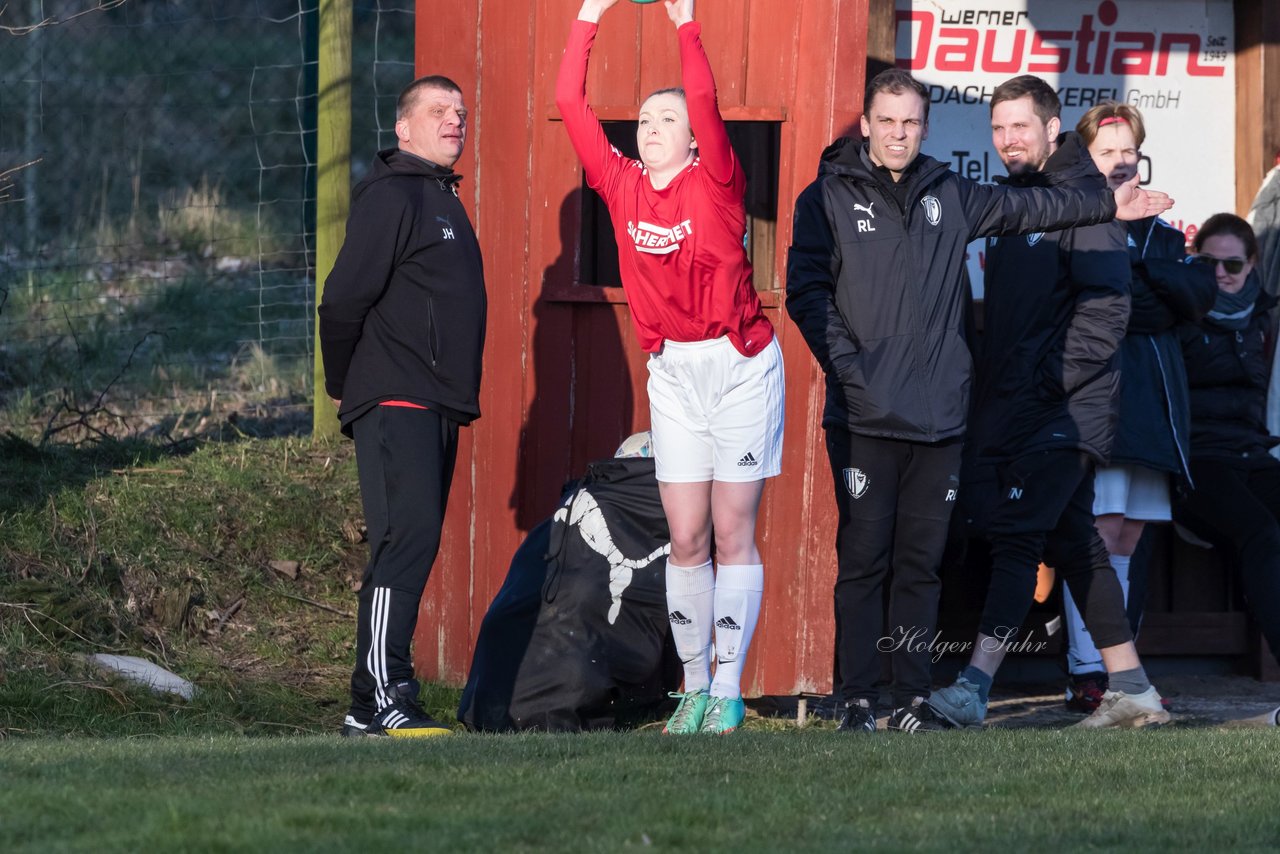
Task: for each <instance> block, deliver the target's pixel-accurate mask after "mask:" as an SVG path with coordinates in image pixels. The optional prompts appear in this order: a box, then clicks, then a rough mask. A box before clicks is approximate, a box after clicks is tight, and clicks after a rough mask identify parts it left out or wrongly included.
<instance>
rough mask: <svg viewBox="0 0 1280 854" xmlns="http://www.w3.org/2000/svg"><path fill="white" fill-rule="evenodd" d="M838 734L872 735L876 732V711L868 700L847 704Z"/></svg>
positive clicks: (837, 728)
mask: <svg viewBox="0 0 1280 854" xmlns="http://www.w3.org/2000/svg"><path fill="white" fill-rule="evenodd" d="M836 730H837V731H838V732H861V733H871V732H875V731H876V710H875V709H873V708H872V707H871V703H870V702H869V701H867V700H854V701H852V702H850V703H846V704H845V707H844V711H843V712H842V713H841V714H840V725H839V726H837V727H836Z"/></svg>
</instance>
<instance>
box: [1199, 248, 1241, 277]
mask: <svg viewBox="0 0 1280 854" xmlns="http://www.w3.org/2000/svg"><path fill="white" fill-rule="evenodd" d="M1192 257H1194V258H1195V259H1196V261H1198V262H1200V263H1201V264H1208V265H1209V266H1210V267H1217V266H1218V265H1219V264H1221V265H1222V269H1224V270H1226V271H1227V273H1229V274H1230V275H1232V276H1234V275H1236V274H1238V273H1239V272H1240V271H1241V270H1243V269H1244V265H1245V263H1246V262H1247V261H1248V259H1247V258H1215V257H1214V256H1212V255H1205V254H1204V253H1201V254H1199V255H1195V256H1192Z"/></svg>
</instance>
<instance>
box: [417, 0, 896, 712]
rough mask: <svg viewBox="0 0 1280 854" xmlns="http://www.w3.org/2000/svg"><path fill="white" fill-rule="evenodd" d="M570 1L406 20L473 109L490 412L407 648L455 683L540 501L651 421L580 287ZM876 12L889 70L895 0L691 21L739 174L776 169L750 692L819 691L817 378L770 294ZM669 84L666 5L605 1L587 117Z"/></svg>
mask: <svg viewBox="0 0 1280 854" xmlns="http://www.w3.org/2000/svg"><path fill="white" fill-rule="evenodd" d="M578 6H579V2H578V0H534V2H529V3H508V2H503V3H500V4H499V3H493V2H484V0H463V2H459V3H455V4H450V6H449V7H448V9H447V11H445V10H442V9H441V8H440V7H432V10H431V13H430V14H427V13H426V10H421V9H420V14H419V15H418V16H417V67H418V71H419V72H420V73H443V74H447V75H449V76H451V77H453V78H454V79H455V80H457V81H458V83H459V84H460V85H461V86H462V88H463V89H464V91H465V93H466V97H467V100H468V103H469V105H470V106H471V107H472V109H473V113H472V116H473V120H472V125H471V137H470V144H469V146H468V151H467V152H466V154H465V155H464V157H463V159H462V161H461V162H460V163H459V164H458V166H457V167H456V168H457V169H458V171H459V172H460V173H462V174H463V175H464V176H466V180H465V181H464V184H463V186H462V192H463V195H464V197H465V201H466V204H467V207H468V209H469V210H470V211H471V214H472V217H473V219H474V222H475V224H476V228H477V232H478V234H479V237H480V241H481V245H482V246H483V248H484V254H485V272H486V280H487V283H488V287H489V294H490V312H489V344H488V347H487V350H486V354H485V386H484V389H483V391H482V394H481V407H482V409H483V412H484V416H483V417H482V418H481V419H480V420H479V421H478V422H476V424H475V425H474V427H472V428H471V429H469V430H466V431H464V439H463V443H464V444H463V447H462V450H461V453H460V457H459V463H458V473H457V476H456V478H455V481H454V492H453V495H452V497H451V500H450V506H449V513H448V518H447V522H446V532H445V542H444V549H443V552H442V554H441V557H440V559H439V561H438V562H437V565H436V568H435V573H434V576H433V578H432V581H431V584H430V586H429V590H428V595H427V598H426V600H425V601H424V605H423V612H422V619H421V622H420V628H419V631H418V636H417V648H418V653H417V660H418V666H419V668H420V669H421V671H422V673H423V675H424V676H426V677H428V678H438V679H443V680H446V681H460V680H462V679H464V678H465V676H466V671H467V667H468V665H469V662H470V654H471V648H472V643H473V642H474V639H475V636H476V633H477V631H478V629H479V624H480V620H481V618H482V617H483V615H484V612H485V609H486V608H487V606H488V604H489V602H490V601H491V599H492V598H493V595H494V594H495V592H496V591H497V589H498V587H499V586H500V585H501V583H502V580H503V578H504V577H505V574H506V571H507V567H508V564H509V561H510V558H511V555H512V553H513V551H514V550H515V548H516V547H517V546H518V545H519V543H520V540H521V539H522V537H523V535H524V533H525V532H526V531H527V530H528V529H529V528H531V527H532V526H533V525H535V524H536V523H537V522H538V521H540V520H541V519H542V518H544V517H545V516H546V515H548V514H549V513H550V512H551V511H552V510H554V508H555V506H556V503H557V501H558V498H559V494H560V488H561V486H562V484H563V483H564V482H565V480H567V479H568V478H569V477H571V476H574V475H576V474H580V473H581V472H582V470H583V468H584V465H585V463H586V462H588V461H589V460H592V459H597V458H600V457H605V456H609V455H611V454H612V453H613V451H614V449H615V448H616V447H617V445H618V443H619V442H620V441H621V440H622V439H623V438H625V437H626V436H627V435H629V434H630V433H632V432H634V431H637V430H641V429H645V428H647V426H648V424H647V421H648V401H647V399H646V396H645V369H644V358H643V354H642V353H641V351H640V348H639V346H638V345H637V344H636V342H635V339H634V335H633V334H632V329H631V322H630V317H629V314H628V309H627V306H626V303H625V301H624V299H623V296H622V291H621V289H620V288H618V287H616V286H610V285H608V284H605V285H601V284H599V283H598V281H593V280H598V279H601V278H602V274H601V272H600V271H601V270H602V269H603V268H605V267H607V261H606V262H599V261H597V260H595V258H594V256H595V255H596V254H597V253H596V252H595V247H594V243H593V238H592V235H593V234H594V233H595V232H594V229H593V227H592V224H591V218H592V211H591V209H592V205H591V201H590V198H589V197H588V196H584V192H583V184H582V172H581V168H580V167H579V165H578V162H577V159H576V157H575V156H574V153H573V150H572V148H571V147H570V145H569V140H568V138H567V136H566V135H565V133H564V129H563V128H562V127H561V126H560V121H559V116H558V113H557V111H556V108H555V104H554V85H555V76H556V71H557V68H558V66H559V61H560V56H561V53H562V50H563V47H564V43H565V40H566V38H567V35H568V31H569V26H570V22H571V21H572V20H573V18H574V17H575V16H576V14H577V10H578ZM877 8H878V9H879V11H878V12H876V9H877ZM872 12H876V14H877V15H879V18H878V19H877V23H876V27H875V31H876V32H878V33H881V34H882V38H881V39H880V40H879V44H880V48H881V51H882V53H881V55H882V56H883V55H885V53H884V52H886V51H887V53H888V56H889V61H892V59H891V55H892V54H891V52H892V40H891V32H892V23H891V15H892V4H891V3H885V2H878V3H877V2H874V0H872V2H868V0H821V2H805V3H796V2H792V0H746V2H743V1H742V0H733V1H732V2H727V0H709V2H704V3H700V4H698V9H697V15H698V18H699V20H701V21H702V22H703V41H704V43H705V45H706V48H707V51H708V54H709V55H710V58H711V62H712V66H713V68H714V71H715V75H716V82H717V85H718V88H719V96H720V106H721V110H722V112H723V114H724V116H725V119H726V120H727V121H729V122H730V123H732V124H731V127H732V128H733V129H734V131H735V132H736V133H739V134H742V135H743V136H744V138H745V139H748V140H757V141H761V142H760V143H759V144H758V145H756V147H757V148H758V149H759V152H761V153H760V154H758V156H756V157H755V158H754V160H755V162H754V163H753V164H751V168H752V169H753V170H754V171H755V172H756V173H759V174H764V175H767V176H769V177H770V179H771V178H772V173H773V172H776V193H775V195H774V197H773V204H774V205H775V209H774V210H772V211H770V210H767V209H763V208H762V209H759V210H756V211H753V214H754V217H753V228H752V244H753V246H752V254H753V257H754V260H755V262H756V266H757V268H758V270H757V282H756V283H757V288H758V290H759V291H760V296H761V298H762V300H763V302H764V304H765V306H766V311H767V312H768V314H769V317H770V319H771V320H772V321H773V323H774V325H775V327H776V328H777V330H778V334H779V340H780V343H781V346H782V350H783V354H784V359H785V360H786V366H787V377H786V379H787V413H786V415H787V423H786V437H787V439H786V451H785V457H784V462H783V470H784V473H783V475H782V477H779V478H777V479H776V480H774V481H772V482H771V483H770V485H769V487H768V488H767V490H766V492H765V499H764V506H763V509H762V515H761V525H760V529H759V539H760V545H761V549H762V551H763V553H764V557H765V566H766V570H765V577H766V593H765V606H764V613H763V615H762V617H761V624H760V628H759V633H758V635H757V638H758V640H757V642H756V643H755V644H754V645H753V648H752V658H753V661H752V662H751V664H750V666H749V671H748V672H749V677H748V680H747V684H746V686H745V689H746V691H747V692H748V693H749V694H753V695H754V694H761V693H767V694H797V693H801V692H815V691H818V692H825V691H827V690H829V688H830V682H831V665H832V662H831V657H832V652H831V650H832V635H833V615H832V604H831V602H832V600H831V585H832V582H833V580H834V553H833V534H832V532H833V531H834V520H833V516H834V510H833V507H832V502H831V499H830V491H831V486H830V483H829V480H830V475H829V473H828V469H827V463H826V457H825V451H824V450H823V445H822V442H821V435H820V433H821V431H820V429H819V427H818V422H819V414H820V412H821V406H822V400H823V391H822V382H821V376H820V373H819V371H818V369H817V367H816V365H815V364H814V361H813V359H812V357H811V356H810V354H809V351H808V349H807V348H806V346H805V344H804V341H803V339H802V338H801V337H800V335H799V334H798V332H797V331H796V330H795V328H794V327H793V326H791V325H790V323H789V322H784V316H783V315H784V312H783V308H782V303H783V299H782V290H781V288H782V283H783V272H784V264H785V255H786V247H787V245H788V244H789V242H790V209H791V202H792V200H793V199H794V198H795V196H796V194H797V193H799V191H800V190H801V189H803V187H804V186H805V185H806V184H807V183H808V182H809V181H810V180H812V179H813V177H814V176H815V175H816V172H817V163H818V155H819V153H820V152H821V151H822V149H823V147H824V146H825V145H826V144H827V143H828V142H830V140H831V139H832V138H833V137H834V136H836V135H839V133H841V132H843V131H844V130H845V128H846V127H848V126H852V125H853V123H854V122H855V121H856V119H857V117H858V115H859V111H860V109H861V93H862V89H863V86H864V69H865V68H866V59H867V33H868V24H869V16H870V15H871V14H872ZM678 81H679V62H678V55H677V50H676V40H675V37H674V34H673V30H672V26H671V22H670V21H669V20H668V19H667V16H666V14H665V11H664V9H663V7H662V6H661V4H653V5H637V4H631V3H622V4H620V5H618V6H616V7H614V9H613V10H611V11H610V12H609V13H608V14H607V15H606V17H605V18H604V21H603V25H602V28H601V34H600V36H599V38H598V40H597V42H596V47H595V49H594V53H593V62H592V68H591V77H590V79H589V81H588V96H589V97H590V99H591V102H592V104H593V105H594V106H595V108H596V111H597V113H598V114H599V115H600V117H601V119H602V120H605V121H610V120H618V121H626V120H633V119H634V117H635V114H636V112H637V111H638V106H639V103H640V101H641V100H642V99H643V98H644V97H645V95H647V94H648V93H649V92H651V91H653V90H654V89H657V88H660V87H663V86H669V85H674V84H676V83H678ZM624 133H625V131H624ZM752 144H753V145H754V143H752ZM744 159H745V158H744ZM771 160H772V161H773V162H772V164H770V162H769V161H771ZM777 200H782V202H781V204H778V202H777ZM779 211H781V213H782V215H781V217H779V215H778V213H779ZM584 223H585V225H584ZM601 248H602V250H604V251H602V252H601V253H599V254H602V255H603V254H606V253H607V249H608V247H607V246H604V247H601Z"/></svg>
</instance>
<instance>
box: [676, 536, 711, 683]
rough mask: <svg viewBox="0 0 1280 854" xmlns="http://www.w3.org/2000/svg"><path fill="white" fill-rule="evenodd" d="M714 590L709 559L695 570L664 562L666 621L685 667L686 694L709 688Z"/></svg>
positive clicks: (694, 567) (693, 567) (695, 567)
mask: <svg viewBox="0 0 1280 854" xmlns="http://www.w3.org/2000/svg"><path fill="white" fill-rule="evenodd" d="M715 589H716V576H715V572H714V571H713V570H712V569H711V561H710V560H709V559H708V560H707V562H706V563H702V564H699V565H698V566H676V565H675V564H674V563H672V562H671V561H670V560H668V561H667V620H668V621H669V622H670V623H671V637H672V638H673V639H674V640H675V643H676V652H677V653H678V654H679V656H680V661H681V662H682V663H683V664H684V690H686V691H698V690H700V689H703V688H706V687H707V686H709V685H710V684H711V624H712V622H713V621H714V619H715V617H714V616H713V615H714V604H715Z"/></svg>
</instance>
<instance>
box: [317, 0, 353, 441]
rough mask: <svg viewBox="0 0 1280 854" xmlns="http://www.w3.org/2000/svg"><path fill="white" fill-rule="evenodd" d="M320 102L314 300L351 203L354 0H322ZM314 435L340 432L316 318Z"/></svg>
mask: <svg viewBox="0 0 1280 854" xmlns="http://www.w3.org/2000/svg"><path fill="white" fill-rule="evenodd" d="M317 59H318V63H317V64H318V66H319V67H318V69H317V74H318V80H319V90H320V97H319V100H318V104H317V107H316V162H317V164H318V170H317V174H316V305H320V298H321V297H323V296H324V280H325V279H327V278H328V277H329V273H330V272H331V271H332V270H333V265H334V262H335V261H336V260H337V258H338V249H339V248H341V246H342V238H343V236H344V232H345V230H346V223H347V212H348V210H349V209H350V206H351V0H320V52H319V54H318V56H317ZM313 370H314V376H315V402H314V406H313V407H312V428H311V429H312V435H313V436H315V437H317V438H319V437H321V436H335V435H337V433H338V419H337V417H336V416H337V410H336V409H335V408H334V406H333V402H332V401H330V400H329V396H328V395H327V394H325V391H324V362H323V361H322V360H321V358H320V323H319V321H318V320H317V322H316V339H315V365H314V369H313Z"/></svg>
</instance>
